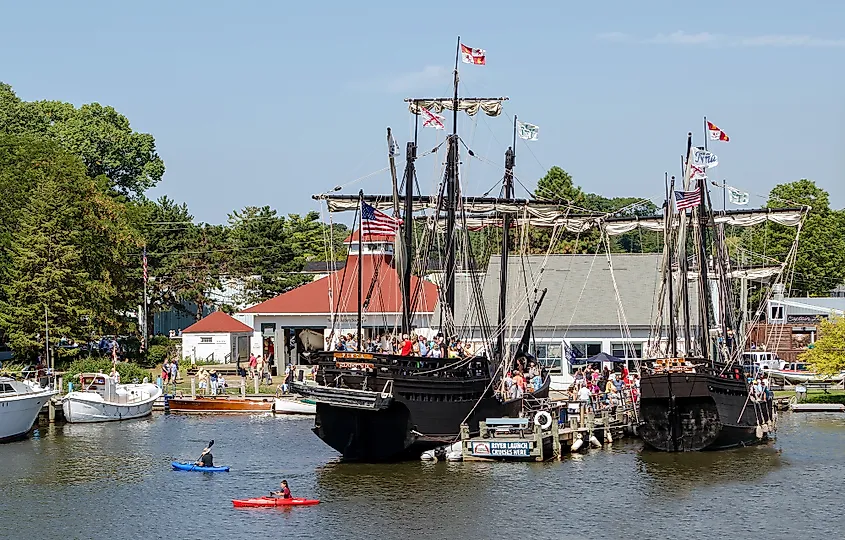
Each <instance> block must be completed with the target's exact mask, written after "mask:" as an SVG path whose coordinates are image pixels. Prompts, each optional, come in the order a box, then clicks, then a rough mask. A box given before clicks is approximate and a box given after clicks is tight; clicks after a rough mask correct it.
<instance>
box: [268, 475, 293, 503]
mask: <svg viewBox="0 0 845 540" xmlns="http://www.w3.org/2000/svg"><path fill="white" fill-rule="evenodd" d="M279 486H280V487H281V488H282V489H281V491H274V492H272V493H271V495H273V496H274V497H281V498H282V499H292V498H293V496H292V495H291V494H290V488H289V487H288V481H287V480H282V483H281V484H280V485H279Z"/></svg>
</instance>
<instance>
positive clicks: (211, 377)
mask: <svg viewBox="0 0 845 540" xmlns="http://www.w3.org/2000/svg"><path fill="white" fill-rule="evenodd" d="M208 381H209V383H210V384H211V394H212V395H214V396H216V395H217V370H215V369H212V370H211V371H210V372H209V374H208Z"/></svg>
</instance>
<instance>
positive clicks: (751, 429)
mask: <svg viewBox="0 0 845 540" xmlns="http://www.w3.org/2000/svg"><path fill="white" fill-rule="evenodd" d="M640 419H641V421H642V425H641V426H640V428H639V432H640V435H641V436H642V438H643V441H644V442H645V443H646V444H647V445H648V446H650V447H651V448H654V449H656V450H661V451H666V452H690V451H698V450H720V449H726V448H735V447H738V446H748V445H752V444H757V443H759V442H761V441H762V440H765V438H766V435H765V434H762V436H758V435H760V429H762V426H763V425H765V424H766V422H767V421H768V420H769V412H768V411H767V407H766V405H765V402H763V403H756V402H754V401H752V400H750V399H749V397H748V389H747V386H746V383H745V380H744V374H742V373H733V374H731V376H725V375H719V374H717V373H715V372H704V373H692V372H663V373H654V374H644V375H643V377H642V379H641V382H640Z"/></svg>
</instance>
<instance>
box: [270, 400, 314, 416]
mask: <svg viewBox="0 0 845 540" xmlns="http://www.w3.org/2000/svg"><path fill="white" fill-rule="evenodd" d="M273 412H274V413H276V414H317V405H316V404H314V403H309V402H307V401H304V400H301V399H288V398H280V397H277V398H276V399H275V400H274V402H273Z"/></svg>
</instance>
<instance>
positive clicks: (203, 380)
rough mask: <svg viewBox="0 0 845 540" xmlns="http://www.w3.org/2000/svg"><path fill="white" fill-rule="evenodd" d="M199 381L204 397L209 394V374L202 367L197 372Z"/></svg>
mask: <svg viewBox="0 0 845 540" xmlns="http://www.w3.org/2000/svg"><path fill="white" fill-rule="evenodd" d="M197 380H198V381H199V389H200V392H201V393H202V394H203V395H205V394H208V372H207V371H206V370H205V368H204V367H200V369H199V371H198V372H197Z"/></svg>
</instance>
